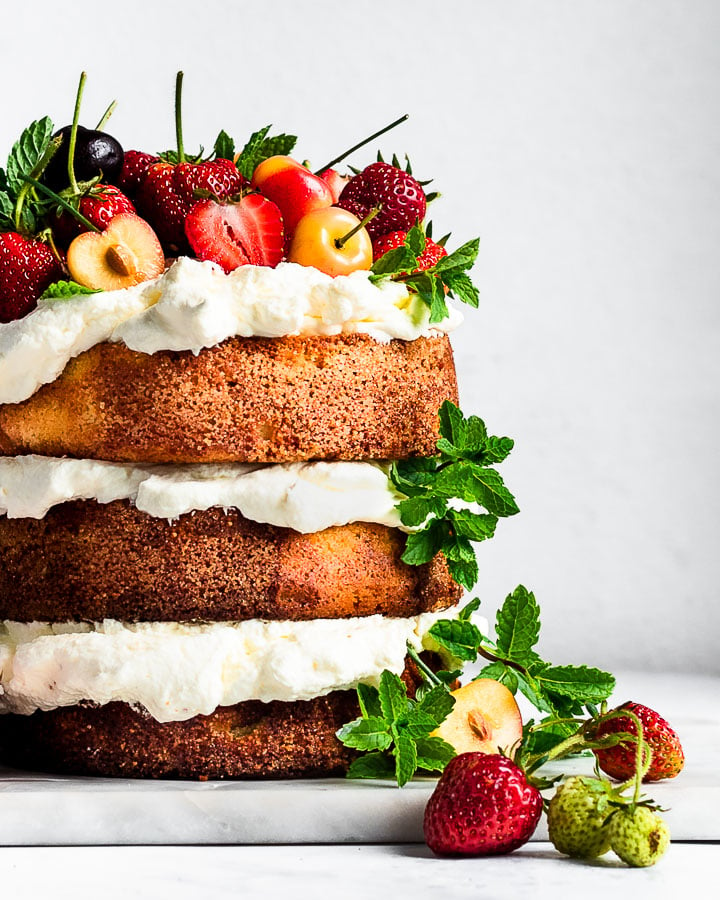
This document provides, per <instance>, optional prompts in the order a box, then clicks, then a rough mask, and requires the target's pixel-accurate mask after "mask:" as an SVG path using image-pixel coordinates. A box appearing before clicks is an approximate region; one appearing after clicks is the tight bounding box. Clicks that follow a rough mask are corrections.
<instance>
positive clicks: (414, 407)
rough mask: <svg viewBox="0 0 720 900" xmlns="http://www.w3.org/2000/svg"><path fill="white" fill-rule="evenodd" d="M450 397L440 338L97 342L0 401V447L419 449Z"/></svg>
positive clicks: (198, 454) (206, 451)
mask: <svg viewBox="0 0 720 900" xmlns="http://www.w3.org/2000/svg"><path fill="white" fill-rule="evenodd" d="M446 399H449V400H452V401H453V402H457V381H456V377H455V368H454V364H453V357H452V350H451V348H450V342H449V340H448V339H447V337H438V338H420V339H418V340H415V341H400V340H394V341H391V342H390V343H388V344H381V343H378V342H377V341H375V340H374V339H373V338H371V337H369V336H368V335H360V334H353V335H337V336H334V337H284V338H272V339H270V338H231V339H229V340H227V341H224V342H223V343H222V344H219V345H218V346H217V347H213V348H210V349H207V350H203V351H202V352H201V353H200V354H199V355H198V356H195V355H193V353H191V352H182V353H176V352H171V351H160V352H158V353H155V354H152V355H149V354H144V353H137V352H135V351H133V350H129V349H128V348H127V347H126V346H125V345H124V344H109V343H104V344H98V345H97V346H95V347H93V348H91V349H90V350H88V351H86V352H85V353H82V354H80V356H78V357H76V358H75V359H74V360H71V361H70V363H69V364H68V366H67V367H66V368H65V371H64V372H63V373H62V374H61V375H60V377H59V378H58V379H57V380H56V381H54V382H52V383H51V384H47V385H45V386H43V387H42V388H40V390H39V391H37V393H35V394H34V395H33V396H32V397H30V398H29V399H28V400H25V401H24V402H22V403H16V404H9V405H5V406H0V455H5V456H16V455H19V454H25V453H40V454H43V455H47V456H74V457H79V458H91V459H107V460H117V461H131V462H167V463H175V462H224V461H233V460H234V461H239V462H294V461H299V460H306V459H394V458H404V457H409V456H430V455H432V454H433V453H434V452H435V443H436V441H437V437H438V435H437V429H438V416H437V412H438V409H439V407H440V405H441V404H442V402H443V401H444V400H446Z"/></svg>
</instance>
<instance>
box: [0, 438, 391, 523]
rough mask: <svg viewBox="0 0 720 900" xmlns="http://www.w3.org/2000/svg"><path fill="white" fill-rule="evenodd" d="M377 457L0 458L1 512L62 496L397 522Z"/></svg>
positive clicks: (276, 517) (155, 512)
mask: <svg viewBox="0 0 720 900" xmlns="http://www.w3.org/2000/svg"><path fill="white" fill-rule="evenodd" d="M400 499H402V495H400V494H398V493H396V491H395V490H394V489H393V486H392V483H391V481H390V479H389V478H388V475H387V470H386V468H385V467H384V466H382V465H381V464H379V463H370V462H303V463H286V464H278V465H265V466H249V465H242V464H238V463H235V464H232V463H230V464H218V465H209V464H208V465H173V466H170V465H167V466H159V465H157V466H150V465H148V466H138V465H132V464H129V463H111V462H101V461H99V460H92V459H64V458H63V459H61V458H55V457H48V456H35V455H30V456H17V457H2V458H0V515H1V514H3V513H4V514H5V515H7V516H8V518H11V519H18V518H29V519H42V518H43V517H44V516H45V514H46V513H47V511H48V510H49V509H50V508H51V507H53V506H55V505H57V504H59V503H65V502H67V501H69V500H96V501H97V502H98V503H110V502H111V501H113V500H129V501H130V502H131V503H133V504H134V505H135V506H136V507H137V508H138V509H140V510H142V512H145V513H147V514H148V515H150V516H154V517H156V518H161V519H176V518H177V517H178V516H181V515H183V514H184V513H189V512H193V511H194V510H203V509H209V508H210V507H213V506H217V507H221V508H224V509H237V510H238V511H239V512H240V513H241V514H242V515H243V516H245V518H247V519H252V520H253V521H255V522H263V523H265V524H268V525H277V526H279V527H281V528H291V529H292V530H293V531H299V532H301V533H303V534H309V533H311V532H316V531H322V530H323V529H325V528H330V527H331V526H333V525H347V524H349V523H351V522H376V523H377V524H379V525H390V526H392V527H399V526H400V518H399V516H398V513H397V511H396V510H395V504H396V503H397V502H398V500H400Z"/></svg>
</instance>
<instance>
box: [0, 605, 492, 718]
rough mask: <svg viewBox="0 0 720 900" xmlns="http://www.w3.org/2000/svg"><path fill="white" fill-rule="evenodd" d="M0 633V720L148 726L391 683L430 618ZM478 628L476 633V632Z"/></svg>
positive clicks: (118, 625)
mask: <svg viewBox="0 0 720 900" xmlns="http://www.w3.org/2000/svg"><path fill="white" fill-rule="evenodd" d="M456 614H457V613H456V611H454V610H445V611H443V612H435V613H423V614H422V615H419V616H414V617H412V618H408V619H392V618H386V617H384V616H379V615H375V616H368V617H365V618H354V619H314V620H311V621H308V622H269V621H261V620H257V619H255V620H250V621H247V622H237V623H213V624H207V625H198V624H187V625H185V624H178V623H141V624H137V625H130V624H123V623H122V622H117V621H113V620H105V621H104V622H97V623H92V624H85V623H68V624H63V625H48V624H44V623H39V622H32V623H28V624H24V623H19V622H5V623H3V624H2V625H0V673H1V674H0V712H6V713H22V714H30V713H32V712H34V711H35V710H51V709H56V708H57V707H63V706H73V705H76V704H78V703H81V702H83V701H90V702H93V703H97V704H101V705H102V704H105V703H110V702H112V701H122V702H124V703H129V704H132V705H135V706H140V707H142V708H144V709H145V710H147V711H148V712H149V713H150V715H151V716H152V717H153V718H154V719H157V721H158V722H171V721H180V720H184V719H190V718H192V717H193V716H197V715H208V714H209V713H211V712H213V711H214V710H215V709H217V707H219V706H231V705H233V704H235V703H242V702H244V701H246V700H262V701H265V702H268V701H271V700H283V701H294V700H309V699H311V698H313V697H321V696H324V695H325V694H328V693H330V692H331V691H338V690H347V689H352V688H355V687H356V686H357V685H358V684H359V683H361V682H362V683H364V684H377V683H378V681H379V678H380V674H381V673H382V671H383V669H389V670H390V671H392V672H395V673H397V674H400V673H401V672H402V670H403V668H404V665H405V662H404V661H405V655H406V644H407V642H409V643H410V644H411V646H413V647H414V648H415V649H416V650H421V649H422V646H423V639H424V638H425V637H426V635H427V632H428V631H429V629H430V628H431V627H432V625H433V623H434V622H435V621H437V620H438V619H440V618H453V617H454V616H455V615H456ZM479 624H480V623H479Z"/></svg>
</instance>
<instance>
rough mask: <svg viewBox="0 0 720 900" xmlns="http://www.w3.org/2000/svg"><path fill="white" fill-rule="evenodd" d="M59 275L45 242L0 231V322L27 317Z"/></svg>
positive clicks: (58, 267)
mask: <svg viewBox="0 0 720 900" xmlns="http://www.w3.org/2000/svg"><path fill="white" fill-rule="evenodd" d="M60 278H62V269H61V268H60V263H59V262H58V260H57V258H56V257H55V255H54V253H53V252H52V250H51V249H50V248H49V247H48V245H47V244H43V243H42V241H35V240H33V239H32V238H26V237H23V236H22V235H21V234H17V233H16V232H14V231H9V232H6V233H5V234H0V322H12V321H13V320H14V319H21V318H22V317H23V316H26V315H27V314H28V313H29V312H30V311H31V310H33V309H34V308H35V306H36V305H37V299H38V297H39V296H40V295H41V294H42V292H43V291H44V290H45V288H46V287H47V286H48V285H49V284H51V283H52V282H53V281H57V280H58V279H60Z"/></svg>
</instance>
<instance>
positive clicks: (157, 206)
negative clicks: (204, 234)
mask: <svg viewBox="0 0 720 900" xmlns="http://www.w3.org/2000/svg"><path fill="white" fill-rule="evenodd" d="M243 184H245V179H244V178H243V177H242V175H241V174H240V173H239V172H238V170H237V169H236V168H235V164H234V163H233V162H231V161H230V160H229V159H213V160H210V161H209V162H202V163H178V164H177V165H175V166H173V165H170V163H163V162H160V163H155V165H153V166H150V168H149V169H148V171H147V174H146V175H145V179H144V181H143V183H142V185H141V186H140V192H139V194H138V197H137V207H138V211H139V213H140V215H141V216H142V217H143V218H145V219H147V221H148V222H149V223H150V224H151V225H152V227H153V228H154V229H155V232H156V233H157V236H158V237H159V238H160V242H161V243H162V244H163V246H164V247H165V248H166V249H169V248H173V249H174V250H182V249H183V248H184V247H185V246H186V240H185V217H186V216H187V214H188V213H189V212H190V210H191V209H192V208H193V206H194V205H195V204H196V203H197V201H198V197H197V194H196V193H195V192H196V191H197V190H203V191H209V192H210V193H211V194H213V195H214V196H215V197H217V199H218V200H226V199H227V198H228V197H231V196H232V195H233V194H237V193H239V191H240V189H241V188H242V186H243Z"/></svg>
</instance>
